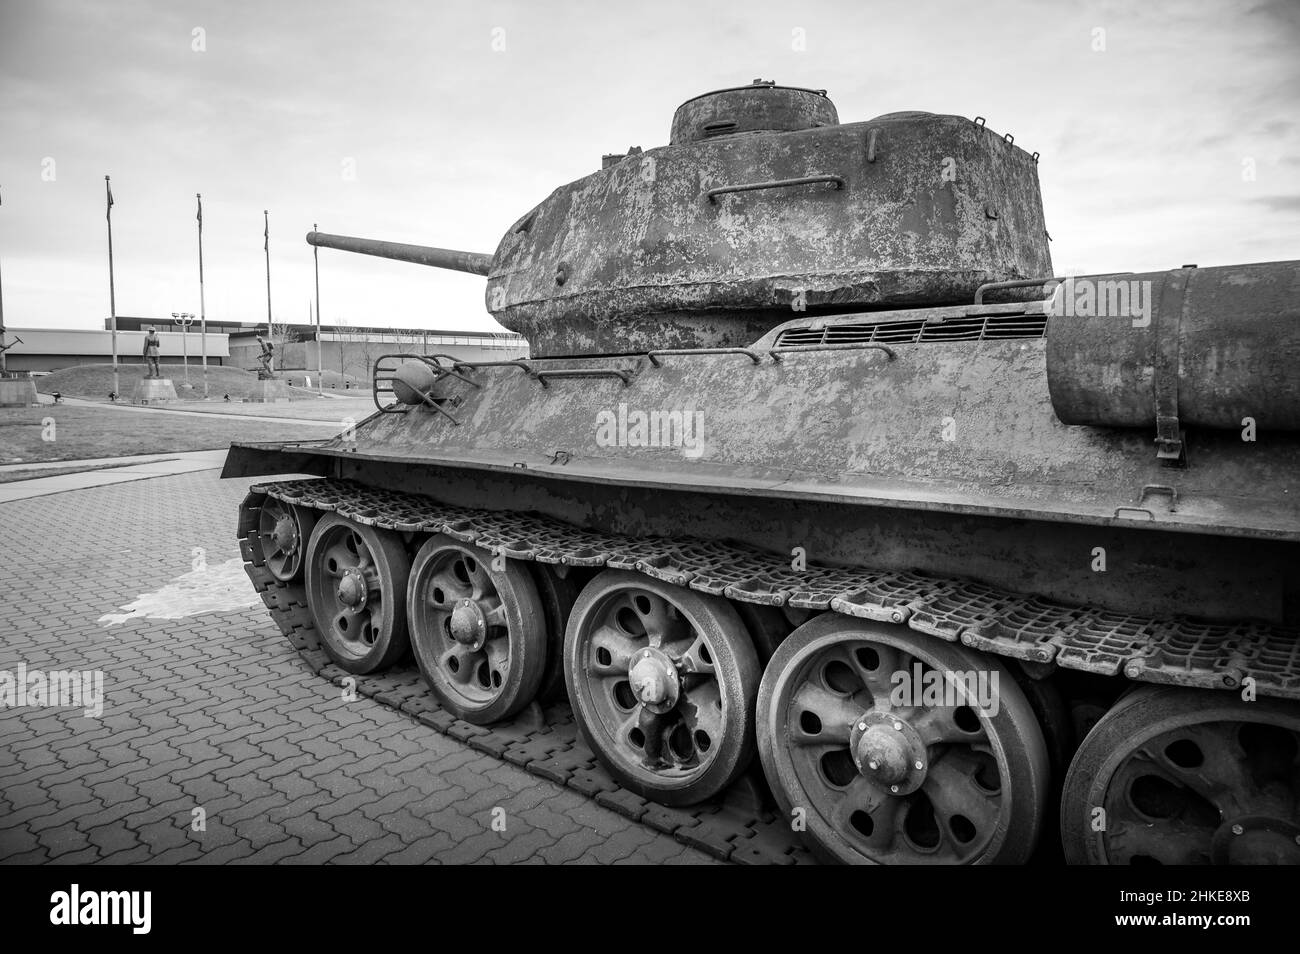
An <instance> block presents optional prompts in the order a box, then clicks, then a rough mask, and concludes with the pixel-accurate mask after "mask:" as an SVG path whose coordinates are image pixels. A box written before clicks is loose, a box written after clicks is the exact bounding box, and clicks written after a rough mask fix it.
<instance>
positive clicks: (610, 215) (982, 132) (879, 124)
mask: <svg viewBox="0 0 1300 954" xmlns="http://www.w3.org/2000/svg"><path fill="white" fill-rule="evenodd" d="M737 95H739V94H737ZM705 102H707V100H706V101H705ZM869 154H870V158H869ZM945 170H948V174H945ZM826 176H835V177H839V178H840V179H842V180H843V181H844V187H843V188H842V189H841V188H831V187H828V186H827V185H826V184H825V183H824V182H815V183H810V184H806V185H800V186H789V187H782V188H775V189H771V188H769V189H762V190H758V191H753V190H750V191H744V192H736V193H730V194H722V195H715V197H714V200H710V198H709V196H708V193H709V192H710V190H715V189H719V188H728V187H735V186H740V185H753V184H755V183H777V182H783V181H786V180H791V179H801V178H807V177H826ZM1050 274H1051V260H1050V255H1049V252H1048V249H1047V238H1046V231H1045V229H1044V226H1043V213H1042V202H1041V197H1040V195H1039V189H1038V176H1037V169H1036V166H1035V163H1034V161H1033V160H1032V159H1031V158H1030V156H1028V155H1027V154H1026V153H1025V152H1024V151H1023V150H1021V149H1019V148H1017V147H1015V146H1013V145H1011V144H1010V143H1008V142H1007V141H1006V140H1005V139H1003V138H1002V137H1000V136H998V135H996V134H995V133H993V132H991V131H990V130H987V129H985V128H984V127H983V126H979V125H976V124H974V123H971V122H970V121H969V120H967V119H964V118H962V117H959V116H942V115H935V114H930V113H919V112H912V113H896V114H891V115H886V116H881V117H878V118H877V119H873V120H871V121H869V122H866V123H852V124H848V125H842V126H829V125H828V126H821V127H817V128H810V129H804V130H802V131H795V132H774V133H748V134H738V135H729V136H720V137H716V138H710V139H707V140H705V141H702V142H694V143H687V144H683V145H672V146H665V147H662V148H658V149H650V150H646V151H645V152H641V153H636V154H632V155H629V156H627V157H626V158H624V159H623V160H622V161H620V162H617V163H615V164H613V165H611V166H610V167H609V168H606V169H602V170H600V171H598V172H595V173H593V174H592V175H590V176H587V177H586V178H583V179H580V180H578V181H576V182H573V183H570V184H568V185H565V186H562V187H560V188H559V189H557V190H556V191H555V192H554V193H552V195H551V196H550V197H549V198H548V199H546V200H545V201H544V202H542V203H541V204H540V205H538V206H537V207H536V208H535V209H533V210H532V211H531V212H529V213H528V214H527V215H525V216H524V217H523V218H521V219H520V220H519V221H518V222H517V223H516V224H515V226H514V227H512V228H511V230H510V231H509V232H508V233H507V234H506V236H505V237H504V238H503V239H502V241H501V243H500V245H499V246H498V248H497V250H496V255H495V257H494V259H493V266H492V272H491V274H490V275H489V276H488V290H487V304H488V308H489V310H490V311H491V312H492V313H493V315H494V316H495V317H496V318H497V320H498V321H500V322H501V323H502V324H503V325H505V326H506V327H508V328H510V329H511V330H514V331H518V332H519V333H521V334H524V335H525V336H527V337H528V338H529V340H530V342H531V343H532V346H533V353H534V354H548V355H554V354H577V353H592V352H611V351H627V350H649V349H650V348H654V347H712V346H726V345H737V344H747V343H748V341H747V340H745V338H746V336H747V335H748V338H749V340H752V339H753V338H754V337H756V335H753V334H750V333H749V331H748V330H745V331H741V330H738V329H737V328H735V327H733V325H735V324H736V323H737V322H745V321H748V322H749V324H750V325H751V326H752V325H754V324H757V325H759V326H760V328H761V330H766V329H767V328H770V327H771V326H772V325H774V324H776V323H779V322H780V321H782V320H784V319H786V318H789V317H790V315H791V313H792V311H791V309H792V308H806V309H811V310H813V311H817V310H846V309H850V308H854V307H861V306H863V305H878V304H884V303H894V304H908V303H913V304H921V303H930V304H939V303H955V302H958V301H961V300H968V299H969V297H970V296H971V295H972V294H973V293H974V291H975V289H976V288H977V287H978V286H979V285H981V284H984V283H985V282H988V281H997V280H1004V279H1016V278H1026V277H1032V276H1037V275H1050ZM679 317H680V318H685V319H686V320H685V321H682V322H680V323H679V322H678V319H679ZM760 333H761V331H760Z"/></svg>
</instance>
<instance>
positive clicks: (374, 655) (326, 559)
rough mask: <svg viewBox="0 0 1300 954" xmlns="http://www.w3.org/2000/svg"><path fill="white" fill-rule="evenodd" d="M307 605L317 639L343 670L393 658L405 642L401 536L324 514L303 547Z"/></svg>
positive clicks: (381, 665) (366, 668)
mask: <svg viewBox="0 0 1300 954" xmlns="http://www.w3.org/2000/svg"><path fill="white" fill-rule="evenodd" d="M306 562H307V605H308V608H309V609H310V610H311V615H312V619H313V620H314V621H315V623H316V629H317V630H318V631H319V632H320V635H321V645H322V646H323V647H324V649H325V651H326V652H327V653H328V654H329V656H330V658H331V659H333V660H334V661H335V662H336V663H338V664H339V666H341V667H342V668H344V669H346V670H347V671H348V672H353V673H358V674H361V673H368V672H374V671H376V670H379V669H385V668H387V667H388V666H391V665H392V664H393V663H395V662H397V660H398V659H400V658H401V657H402V656H403V655H404V654H405V653H406V650H407V648H408V646H409V643H408V641H407V634H406V580H407V575H408V573H409V572H410V561H409V559H408V558H407V555H406V548H405V547H404V546H403V545H402V540H401V538H400V537H399V536H398V535H397V534H395V533H392V532H390V531H387V530H380V529H377V528H375V527H367V526H364V525H362V524H359V523H353V522H352V521H351V520H347V519H344V518H343V517H340V516H339V515H338V514H335V513H331V514H326V515H325V516H324V517H322V518H321V519H320V521H319V522H318V523H317V524H316V528H315V529H314V530H313V531H312V535H311V541H310V543H309V544H308V547H307V560H306Z"/></svg>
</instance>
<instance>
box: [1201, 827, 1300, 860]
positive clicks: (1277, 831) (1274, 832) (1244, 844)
mask: <svg viewBox="0 0 1300 954" xmlns="http://www.w3.org/2000/svg"><path fill="white" fill-rule="evenodd" d="M1210 851H1211V855H1212V857H1213V858H1214V863H1215V864H1217V865H1259V864H1265V865H1268V864H1272V865H1294V864H1300V826H1297V825H1295V824H1293V823H1291V822H1289V821H1285V820H1283V819H1279V818H1271V817H1269V816H1267V815H1248V816H1244V817H1240V818H1233V819H1231V820H1229V821H1225V822H1224V823H1223V824H1222V825H1220V826H1219V829H1218V831H1216V832H1215V833H1214V841H1213V842H1212V843H1211V849H1210Z"/></svg>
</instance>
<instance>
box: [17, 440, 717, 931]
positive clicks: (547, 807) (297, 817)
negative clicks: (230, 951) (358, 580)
mask: <svg viewBox="0 0 1300 954" xmlns="http://www.w3.org/2000/svg"><path fill="white" fill-rule="evenodd" d="M176 456H191V457H192V456H194V455H176ZM141 466H147V465H141ZM159 466H162V465H159ZM249 483H250V481H249V480H247V479H244V480H229V481H221V480H218V479H217V475H216V474H215V473H214V472H212V471H210V470H209V471H204V472H200V473H189V474H181V475H178V476H170V477H159V478H158V479H156V480H150V481H138V482H136V483H128V484H122V485H118V486H108V487H98V488H95V489H93V490H75V491H72V492H70V493H63V494H59V495H58V496H53V497H45V498H41V499H35V500H21V501H16V502H10V503H5V504H0V525H2V526H4V528H5V544H6V545H5V546H4V547H3V548H0V579H3V580H4V581H5V583H6V589H7V592H8V596H7V598H6V599H4V600H2V601H0V630H3V632H4V639H3V640H0V672H3V673H5V674H6V675H7V677H8V679H9V680H12V681H11V682H10V683H9V684H10V685H17V683H18V681H19V680H21V681H22V683H23V685H24V686H28V685H35V682H34V680H35V679H37V678H39V679H40V680H41V685H42V687H43V686H44V685H45V684H46V682H45V680H46V679H47V677H54V674H55V673H61V674H67V675H68V676H69V677H70V675H71V674H76V675H77V677H78V680H79V681H78V685H79V686H82V687H91V688H93V686H94V683H95V679H96V674H97V676H98V678H99V679H101V680H102V682H100V690H99V691H95V692H94V693H93V695H94V699H91V698H89V695H90V694H89V693H84V694H82V695H81V697H80V698H79V699H78V700H77V701H78V702H79V704H73V705H54V704H51V702H58V700H57V699H55V700H51V699H49V698H47V697H46V693H45V689H44V688H42V689H41V690H40V696H39V697H37V696H29V695H27V690H26V689H24V696H23V699H24V700H25V701H19V702H18V704H17V705H6V706H4V707H0V863H10V864H23V863H26V864H33V863H37V864H39V863H54V864H92V863H105V864H141V863H156V864H177V863H197V864H214V865H221V864H232V863H236V864H237V863H254V864H273V863H282V862H286V863H298V864H320V863H324V862H344V863H360V864H373V863H376V862H387V863H422V862H470V863H489V864H490V863H497V864H516V863H531V864H563V863H569V862H580V863H592V864H609V863H633V864H643V865H661V864H682V863H688V864H689V863H697V864H708V863H712V859H711V858H709V857H708V856H707V855H705V854H703V853H702V852H700V851H697V850H695V849H694V848H690V847H687V846H685V845H682V844H681V843H679V842H677V841H675V840H674V839H673V838H672V837H671V836H669V835H664V834H661V833H659V832H656V831H654V830H653V829H651V828H649V827H647V826H644V825H641V824H639V823H637V822H634V821H631V820H629V819H627V818H625V817H623V816H622V815H619V814H616V813H615V812H613V811H610V810H608V809H606V808H604V807H602V806H600V805H598V804H596V803H595V802H594V801H591V800H589V799H587V798H584V797H583V796H582V795H580V794H578V793H577V792H574V791H571V790H569V789H566V788H564V787H563V786H561V785H558V784H555V783H553V782H550V781H547V780H545V779H541V778H537V777H535V776H532V775H529V774H528V773H526V772H525V771H524V770H523V769H520V768H517V767H516V766H514V765H510V764H509V763H506V762H502V761H499V760H497V759H495V758H493V757H491V756H489V755H485V754H483V753H481V752H478V751H476V750H474V749H472V748H470V747H469V746H467V745H464V744H463V743H460V742H457V741H455V740H454V739H452V738H449V737H447V736H443V735H440V734H438V733H437V732H436V731H434V730H433V729H431V728H429V727H427V726H424V725H422V724H420V723H418V722H415V721H413V720H412V719H410V718H409V717H407V716H405V715H403V714H401V713H399V712H395V711H393V710H392V709H389V708H387V707H386V706H384V705H383V704H382V703H379V702H376V701H375V700H373V699H369V698H367V697H366V696H364V695H361V694H357V693H348V692H346V691H344V690H342V689H340V687H338V686H334V685H331V684H330V683H329V682H327V681H325V680H323V679H321V678H319V677H317V676H315V675H313V674H312V673H311V671H310V670H309V669H308V668H307V667H306V665H305V664H304V663H303V662H302V660H301V659H299V657H298V654H297V653H296V652H295V651H294V650H293V648H292V647H291V646H290V645H289V643H288V641H287V640H286V639H285V638H284V637H283V636H282V635H281V634H280V632H279V630H278V629H276V627H275V626H274V625H273V624H272V623H271V621H270V619H269V617H268V615H267V612H266V609H265V607H263V606H262V604H261V600H260V599H259V598H258V597H257V594H256V593H254V592H253V588H252V585H251V583H249V582H248V581H247V578H244V579H243V581H242V588H240V589H238V590H236V588H235V587H234V585H233V583H232V581H233V580H235V579H237V578H238V577H242V576H243V573H242V560H241V559H240V556H239V547H238V545H237V541H236V539H235V514H236V508H237V506H238V504H239V501H240V500H241V499H242V498H243V496H244V494H245V493H246V492H247V489H248V485H249ZM172 591H176V592H177V593H179V594H180V595H181V596H184V595H186V594H188V595H189V596H190V597H196V596H199V595H202V594H203V593H209V592H211V593H220V594H225V596H226V597H227V598H226V600H225V602H224V603H222V605H221V608H220V609H211V608H209V609H207V610H205V611H200V610H197V609H196V608H195V607H196V605H198V604H199V603H201V601H200V600H197V599H190V600H189V601H188V602H186V601H184V600H175V601H173V602H171V603H169V602H167V600H166V599H163V594H165V593H167V592H172ZM146 595H148V596H152V597H154V598H153V599H150V600H142V599H141V598H142V597H143V596H146ZM141 602H143V603H147V604H148V605H149V606H151V607H153V609H152V610H151V611H149V612H143V613H133V614H131V615H130V616H129V618H125V617H121V616H120V615H119V617H118V618H120V619H123V620H124V621H122V622H121V623H120V624H116V625H112V624H111V623H112V620H111V619H110V620H109V621H108V623H106V621H105V617H107V616H109V614H113V613H115V612H116V611H118V610H119V608H121V607H125V606H126V605H127V604H138V603H141ZM165 617H170V618H165ZM20 667H22V668H21V669H20ZM58 678H59V679H60V680H61V681H62V682H63V683H64V685H65V686H66V685H67V682H68V680H65V679H63V677H62V676H60V677H58ZM54 684H55V683H54V681H53V680H52V679H51V681H50V682H49V685H50V686H53V685H54ZM64 701H67V700H64ZM96 702H98V703H99V704H100V705H102V711H98V712H96V711H95V708H96V707H95V705H94V703H96ZM88 709H89V710H90V711H89V714H88V712H87V710H88ZM316 908H317V909H318V908H319V905H318V904H317V905H316ZM375 910H378V909H375ZM453 916H454V913H453ZM377 923H378V922H377Z"/></svg>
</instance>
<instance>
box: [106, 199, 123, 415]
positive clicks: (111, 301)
mask: <svg viewBox="0 0 1300 954" xmlns="http://www.w3.org/2000/svg"><path fill="white" fill-rule="evenodd" d="M108 183H109V180H108V176H104V191H105V192H106V193H107V196H108V211H107V212H106V213H105V216H106V218H107V219H108V310H109V319H110V321H111V322H112V326H111V327H112V340H113V393H114V394H116V395H118V396H119V397H120V396H121V394H122V392H121V390H120V389H119V388H118V384H119V381H118V377H117V292H116V291H115V290H114V288H113V187H112V186H110V185H109V184H108Z"/></svg>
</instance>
